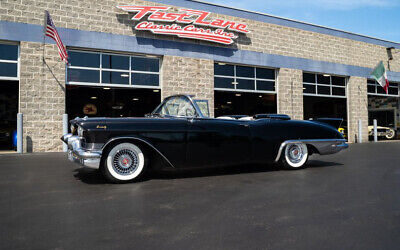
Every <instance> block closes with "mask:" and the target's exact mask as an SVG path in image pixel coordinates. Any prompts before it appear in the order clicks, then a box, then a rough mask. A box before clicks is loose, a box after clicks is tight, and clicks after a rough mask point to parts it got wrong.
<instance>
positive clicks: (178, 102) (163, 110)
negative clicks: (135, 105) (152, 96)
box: [154, 96, 196, 117]
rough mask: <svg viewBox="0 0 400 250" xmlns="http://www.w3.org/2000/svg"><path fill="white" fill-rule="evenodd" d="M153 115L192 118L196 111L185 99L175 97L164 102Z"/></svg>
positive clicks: (183, 97)
mask: <svg viewBox="0 0 400 250" xmlns="http://www.w3.org/2000/svg"><path fill="white" fill-rule="evenodd" d="M154 114H158V115H162V116H164V115H168V116H185V117H193V116H195V115H196V110H195V109H194V107H193V105H192V103H191V102H190V100H189V99H188V98H187V97H185V96H175V97H171V98H169V99H168V100H167V101H165V102H164V104H163V105H162V106H161V107H159V108H158V109H157V111H156V112H155V113H154Z"/></svg>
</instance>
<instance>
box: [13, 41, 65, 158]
mask: <svg viewBox="0 0 400 250" xmlns="http://www.w3.org/2000/svg"><path fill="white" fill-rule="evenodd" d="M45 55H46V57H45V61H43V44H40V43H32V42H21V44H20V71H21V74H20V105H19V112H20V113H23V115H24V135H23V138H24V144H23V145H24V151H25V152H51V151H61V149H62V142H61V140H60V135H61V134H62V114H64V113H65V64H64V63H63V62H61V61H60V56H59V55H58V52H57V47H56V46H55V45H46V47H45Z"/></svg>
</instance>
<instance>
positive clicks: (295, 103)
mask: <svg viewBox="0 0 400 250" xmlns="http://www.w3.org/2000/svg"><path fill="white" fill-rule="evenodd" d="M117 5H148V6H156V5H157V6H162V5H163V4H160V3H157V2H150V1H141V0H122V1H117V2H116V1H112V0H85V1H79V0H65V1H58V0H56V1H51V2H49V1H47V0H1V1H0V21H7V22H17V23H28V24H36V25H43V17H44V10H48V11H49V12H50V13H51V15H52V18H53V20H54V22H55V24H56V26H57V27H62V28H68V29H77V30H85V31H94V32H103V33H109V34H115V35H126V36H138V37H145V38H153V39H163V40H173V41H179V42H185V43H189V44H201V45H207V46H214V47H215V46H220V47H225V48H231V49H239V50H247V51H255V52H261V53H265V54H273V55H283V56H291V57H296V58H305V59H312V60H316V61H324V62H332V63H339V64H346V65H353V66H360V67H368V68H372V67H374V66H375V65H376V64H377V62H379V61H380V60H383V61H386V60H387V54H386V48H385V47H384V46H379V45H375V44H370V43H365V42H360V41H355V40H351V39H347V38H341V37H337V36H332V35H327V34H321V33H316V32H311V31H306V30H302V29H296V28H291V27H286V26H280V25H276V24H271V23H264V22H259V21H254V20H248V19H243V18H239V17H233V16H227V15H221V14H216V13H213V14H211V15H210V16H209V18H210V19H215V18H221V19H226V20H232V21H237V22H243V23H246V24H247V25H248V27H249V30H250V33H248V34H240V35H239V38H238V39H237V40H236V43H234V44H232V45H230V46H222V45H216V44H214V43H210V42H207V41H199V40H189V39H181V38H177V37H171V36H160V35H155V34H152V33H151V32H143V31H136V30H134V29H133V28H132V27H133V26H134V25H135V24H136V23H137V22H135V21H133V20H131V17H132V14H128V13H126V12H123V11H121V10H119V9H117V8H116V6H117ZM171 7H172V8H171V11H175V12H177V11H178V9H179V8H180V7H179V6H171ZM65 38H67V39H68V37H65ZM41 46H42V45H41V44H40V43H33V42H24V41H21V42H20V56H21V57H20V72H21V73H20V103H19V109H20V110H19V112H22V113H23V114H24V119H25V120H24V126H25V130H24V138H25V142H24V145H25V147H24V148H25V151H28V152H31V151H33V152H40V151H60V150H61V148H62V144H61V141H60V140H59V136H60V134H61V133H62V122H61V121H62V114H63V113H64V112H65V82H64V81H65V66H64V63H62V62H61V61H60V59H59V56H58V53H57V48H56V47H55V46H54V45H46V64H45V63H43V60H42V55H43V52H42V47H41ZM89 49H90V47H89ZM398 51H399V50H396V51H394V52H398ZM119 52H124V51H119ZM393 55H394V60H392V61H391V64H390V69H391V70H392V71H396V72H400V53H397V54H396V53H393ZM213 63H214V62H213V61H212V60H205V59H198V58H189V57H177V56H168V55H164V56H163V57H162V67H161V81H160V84H161V87H162V91H161V95H162V97H165V96H168V95H171V94H177V93H185V94H195V95H196V97H198V98H204V99H207V100H209V104H210V112H211V115H212V116H213V115H214V114H213V113H214V112H213V111H214V109H213V108H214V89H213V88H214V86H213V82H214V80H213V74H214V72H213ZM278 71H279V72H278V78H277V81H276V89H277V110H278V113H284V114H288V115H290V116H291V117H292V118H293V119H303V113H304V112H303V86H302V71H301V70H298V69H287V68H281V69H278ZM316 73H325V72H316ZM328 73H329V72H328ZM366 88H367V85H366V79H365V78H359V77H350V80H349V82H348V92H347V96H348V107H347V108H348V122H349V124H348V130H349V141H351V142H354V141H355V140H356V135H357V130H358V125H357V121H358V120H359V119H361V120H362V122H363V140H364V141H366V139H367V129H366V128H367V123H368V100H367V90H366Z"/></svg>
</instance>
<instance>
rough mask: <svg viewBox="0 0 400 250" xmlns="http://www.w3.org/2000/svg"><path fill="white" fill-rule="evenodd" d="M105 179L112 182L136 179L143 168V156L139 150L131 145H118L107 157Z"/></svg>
mask: <svg viewBox="0 0 400 250" xmlns="http://www.w3.org/2000/svg"><path fill="white" fill-rule="evenodd" d="M105 165H106V166H105V170H106V177H108V178H109V179H111V180H112V181H130V180H134V179H135V178H137V177H138V176H139V175H140V174H141V173H142V172H143V168H144V155H143V152H142V150H140V148H139V147H138V146H136V145H134V144H132V143H120V144H117V145H116V146H114V147H113V148H112V149H111V150H110V152H109V153H108V155H107V159H106V164H105Z"/></svg>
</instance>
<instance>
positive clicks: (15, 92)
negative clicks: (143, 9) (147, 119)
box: [0, 0, 400, 152]
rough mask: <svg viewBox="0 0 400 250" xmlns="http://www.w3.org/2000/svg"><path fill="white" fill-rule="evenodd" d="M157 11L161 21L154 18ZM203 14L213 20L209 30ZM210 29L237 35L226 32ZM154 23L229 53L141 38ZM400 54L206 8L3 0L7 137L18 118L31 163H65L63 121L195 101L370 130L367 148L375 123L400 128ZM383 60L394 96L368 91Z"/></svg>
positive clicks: (162, 2)
mask: <svg viewBox="0 0 400 250" xmlns="http://www.w3.org/2000/svg"><path fill="white" fill-rule="evenodd" d="M125 5H129V6H153V7H157V8H158V7H165V6H167V7H170V8H168V9H166V8H164V9H161V10H160V9H158V10H153V11H149V12H148V13H146V15H144V16H143V17H142V18H141V19H140V20H139V18H138V16H137V14H138V13H139V12H140V11H139V10H131V11H127V8H125V9H124V8H121V7H120V8H117V6H125ZM157 8H156V9H157ZM183 9H186V10H183ZM45 10H48V11H49V12H50V14H51V16H52V18H53V21H54V23H55V25H56V26H57V28H58V32H59V34H60V36H61V38H62V39H63V42H64V44H65V45H66V47H67V50H68V54H69V57H70V58H69V65H65V64H64V63H63V62H62V61H61V60H60V58H59V55H58V52H57V48H56V45H55V43H54V42H53V41H52V40H51V39H49V38H46V39H45V40H44V39H43V23H44V11H45ZM193 10H197V11H202V12H195V11H193ZM157 11H158V18H156V17H155V15H154V16H150V15H153V14H154V13H156V12H157ZM150 12H151V13H150ZM160 12H164V14H162V13H161V14H160ZM204 12H211V13H210V14H209V15H208V16H207V17H206V18H204V19H199V18H200V17H202V13H204ZM165 13H175V14H176V15H175V16H174V15H167V14H165ZM182 13H186V16H185V15H183V16H180V15H178V14H182ZM196 13H197V14H196ZM135 17H136V19H137V20H133V19H132V18H135ZM178 17H179V18H178ZM162 18H164V19H166V20H164V21H163V20H161V19H162ZM168 18H169V20H167V19H168ZM212 20H219V21H221V20H225V21H229V22H230V23H231V25H230V24H229V23H228V24H226V25H225V27H222V28H221V27H216V26H218V25H220V24H218V25H217V24H215V23H211V22H212ZM150 21H152V22H153V23H154V24H155V25H164V26H163V27H165V25H170V26H171V27H172V25H175V26H174V27H176V26H180V27H185V26H186V25H193V27H194V28H196V29H200V28H202V29H203V30H207V29H209V30H210V31H212V32H214V31H215V30H221V32H222V31H223V32H226V33H229V34H230V35H229V36H228V35H227V36H226V37H230V38H231V40H232V43H231V44H222V43H221V40H224V39H225V38H221V36H223V35H221V36H219V37H218V38H215V37H214V38H210V36H208V35H207V34H201V35H199V34H198V33H196V34H195V35H193V34H192V33H191V37H179V36H177V35H176V34H172V35H171V34H167V32H165V30H164V32H163V33H160V34H158V33H157V32H158V31H157V30H154V29H156V28H158V29H160V27H161V26H158V27H156V28H154V27H153V32H151V31H150V30H151V29H150V28H148V26H147V28H148V30H145V29H140V28H139V26H137V25H138V24H139V23H140V22H150ZM166 21H168V22H166ZM219 21H217V22H219ZM221 23H222V21H221ZM232 23H233V24H232ZM221 25H223V24H221ZM235 25H236V28H235ZM142 27H143V26H142ZM147 28H146V29H147ZM161 29H162V28H161ZM240 29H242V31H240ZM243 30H246V31H248V32H244V31H243ZM213 34H214V33H213ZM232 36H233V38H232ZM204 37H206V38H204ZM204 39H206V40H204ZM213 39H214V40H213ZM210 40H211V41H210ZM217 40H218V41H217ZM225 40H226V39H225ZM43 44H45V45H44V46H43ZM388 48H391V49H389V50H390V51H391V52H392V53H393V56H394V59H393V60H390V61H388V53H387V49H388ZM399 49H400V44H399V43H395V42H390V41H384V40H381V39H377V38H371V37H367V36H363V35H358V34H352V33H349V32H345V31H340V30H335V29H330V28H326V27H321V26H317V25H313V24H307V23H302V22H298V21H293V20H288V19H284V18H279V17H273V16H269V15H267V14H261V13H255V12H250V11H245V10H239V9H233V8H229V7H224V6H218V5H214V4H209V3H204V2H200V1H185V0H155V1H154V2H151V1H138V0H130V1H110V0H96V1H94V0H86V1H79V0H65V1H57V0H54V1H44V0H2V1H0V84H1V85H2V90H5V91H4V92H3V91H2V92H3V93H2V94H0V114H1V115H2V117H4V118H2V120H3V121H5V122H3V123H4V124H0V128H8V127H13V126H15V125H14V124H15V116H16V113H17V111H18V112H20V113H23V114H24V134H23V138H24V151H27V152H43V151H61V150H62V144H61V141H60V140H59V138H60V136H61V135H62V115H63V114H64V113H67V114H68V115H69V117H70V118H73V117H75V116H85V115H88V116H137V115H140V116H141V115H143V114H145V113H148V112H150V111H151V110H152V109H153V108H154V107H155V106H156V105H157V104H158V103H159V102H160V100H161V99H162V98H164V97H166V96H168V95H171V94H176V93H187V94H194V95H196V96H197V97H200V98H202V99H205V100H208V101H209V105H210V113H211V115H212V116H220V115H225V114H248V115H250V114H254V113H276V112H277V113H284V114H288V115H290V116H291V117H292V118H293V119H309V118H312V117H321V116H324V117H341V118H344V120H345V121H346V126H347V134H348V140H349V141H350V142H354V141H355V140H356V137H357V134H358V121H359V120H361V121H362V132H363V135H362V137H363V140H364V141H367V139H368V138H367V137H368V136H367V126H368V125H369V124H370V123H371V121H369V119H368V118H369V117H370V118H371V117H372V116H374V117H379V119H380V120H379V121H380V123H381V125H386V126H392V127H394V128H396V129H397V127H399V126H400V124H399V123H398V121H400V119H399V108H400V106H399V87H398V83H399V82H400V54H396V53H395V52H397V51H398V50H399ZM43 57H44V58H43ZM381 60H382V61H384V62H385V64H386V65H387V66H388V67H389V69H390V71H389V72H388V75H389V80H390V81H391V86H390V88H389V94H386V93H385V92H383V90H382V89H381V88H380V87H379V86H376V85H377V84H376V82H374V81H373V80H371V79H369V78H370V72H371V71H372V68H373V67H374V66H375V65H376V64H377V63H378V62H379V61H381ZM380 111H383V112H384V113H379V112H380ZM371 112H373V113H371ZM0 131H1V130H0Z"/></svg>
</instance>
